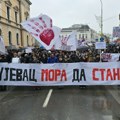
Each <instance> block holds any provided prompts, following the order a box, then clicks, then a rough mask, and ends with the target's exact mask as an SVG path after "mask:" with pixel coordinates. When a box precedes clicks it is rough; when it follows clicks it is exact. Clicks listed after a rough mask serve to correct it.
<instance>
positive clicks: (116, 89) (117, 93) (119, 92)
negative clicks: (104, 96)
mask: <svg viewBox="0 0 120 120" xmlns="http://www.w3.org/2000/svg"><path fill="white" fill-rule="evenodd" d="M105 88H106V89H107V90H108V92H109V93H110V94H111V95H112V96H113V98H114V99H115V100H116V101H117V102H118V103H119V104H120V86H117V85H116V86H106V87H105Z"/></svg>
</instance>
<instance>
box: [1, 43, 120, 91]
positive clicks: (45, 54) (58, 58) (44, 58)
mask: <svg viewBox="0 0 120 120" xmlns="http://www.w3.org/2000/svg"><path fill="white" fill-rule="evenodd" d="M102 52H104V53H119V52H120V45H117V46H116V45H108V46H107V49H105V50H102ZM14 58H17V62H18V63H26V64H29V63H39V64H47V63H73V62H100V61H101V60H100V50H96V49H95V47H86V48H81V49H78V50H77V51H58V50H51V51H47V50H45V49H40V48H34V49H32V52H30V53H26V52H25V50H21V49H18V50H8V53H7V54H5V55H0V62H7V63H13V62H15V61H14ZM119 61H120V57H119ZM1 89H2V90H5V89H6V88H5V87H4V86H3V87H1Z"/></svg>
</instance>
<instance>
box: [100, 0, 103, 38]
mask: <svg viewBox="0 0 120 120" xmlns="http://www.w3.org/2000/svg"><path fill="white" fill-rule="evenodd" d="M100 3H101V26H100V27H101V36H102V35H103V3H102V0H100Z"/></svg>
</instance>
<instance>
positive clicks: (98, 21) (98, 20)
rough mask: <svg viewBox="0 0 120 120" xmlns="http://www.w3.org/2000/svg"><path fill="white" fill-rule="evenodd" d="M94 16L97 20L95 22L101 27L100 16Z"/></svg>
mask: <svg viewBox="0 0 120 120" xmlns="http://www.w3.org/2000/svg"><path fill="white" fill-rule="evenodd" d="M95 18H96V20H97V23H98V24H99V26H100V27H101V24H102V23H101V16H96V15H95Z"/></svg>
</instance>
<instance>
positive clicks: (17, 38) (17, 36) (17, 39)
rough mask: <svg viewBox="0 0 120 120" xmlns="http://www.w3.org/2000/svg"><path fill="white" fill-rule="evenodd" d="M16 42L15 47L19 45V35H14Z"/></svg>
mask: <svg viewBox="0 0 120 120" xmlns="http://www.w3.org/2000/svg"><path fill="white" fill-rule="evenodd" d="M16 41H17V45H19V34H18V33H17V34H16Z"/></svg>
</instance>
